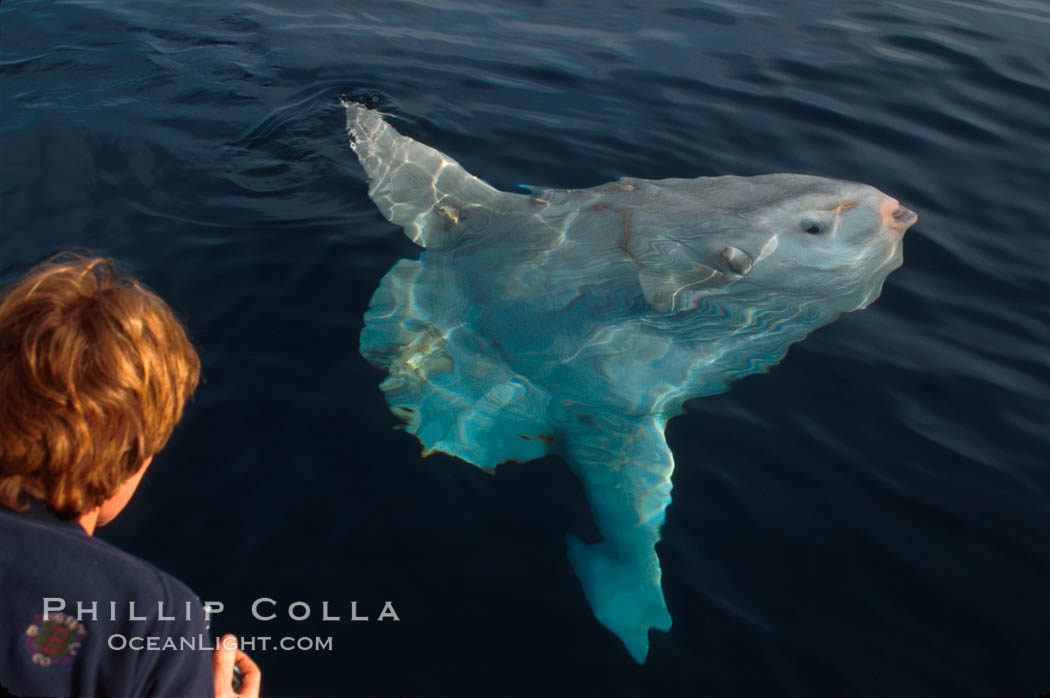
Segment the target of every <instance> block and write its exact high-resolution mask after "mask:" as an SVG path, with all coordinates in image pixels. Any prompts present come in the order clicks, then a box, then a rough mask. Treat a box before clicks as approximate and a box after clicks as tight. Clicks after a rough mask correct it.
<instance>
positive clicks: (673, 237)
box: [343, 100, 917, 663]
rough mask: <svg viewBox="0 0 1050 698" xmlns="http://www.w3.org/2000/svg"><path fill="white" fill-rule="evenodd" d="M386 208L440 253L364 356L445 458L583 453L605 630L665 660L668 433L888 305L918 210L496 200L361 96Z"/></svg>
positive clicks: (388, 297) (738, 202)
mask: <svg viewBox="0 0 1050 698" xmlns="http://www.w3.org/2000/svg"><path fill="white" fill-rule="evenodd" d="M343 105H344V106H345V107H346V116H347V130H348V132H349V134H350V137H351V138H350V147H351V148H353V150H354V152H355V153H357V156H358V158H359V159H360V162H361V165H362V166H363V167H364V170H365V173H366V175H367V177H368V182H369V189H368V195H369V196H370V197H371V199H372V200H373V201H374V202H375V204H376V206H378V208H379V210H380V211H381V212H382V214H383V215H384V216H385V217H386V218H387V219H388V220H389V221H390V222H392V223H394V224H396V225H399V226H401V227H402V228H404V230H405V233H406V234H407V235H408V237H409V238H410V239H411V240H412V241H413V242H415V243H416V244H418V245H419V246H421V247H423V248H425V249H424V251H423V253H422V254H421V256H420V258H419V259H418V260H401V261H400V262H398V263H397V264H395V265H394V267H393V268H392V269H391V270H390V271H389V272H388V273H387V274H386V276H385V277H383V280H382V282H381V283H380V285H379V288H378V289H377V290H376V292H375V295H374V296H373V297H372V301H371V305H370V306H369V309H368V311H367V312H366V314H365V327H364V330H363V331H362V333H361V353H362V354H363V355H364V357H365V358H366V359H367V360H368V361H369V362H371V363H372V364H374V365H375V366H377V367H379V368H382V369H384V370H385V371H387V372H388V374H389V375H388V376H387V377H386V378H385V379H384V380H383V381H382V383H381V385H380V387H381V388H382V390H383V392H384V393H385V394H386V399H387V402H388V403H389V405H390V409H391V411H392V412H393V413H394V414H395V415H396V416H398V417H399V418H401V419H402V420H404V422H405V426H404V428H405V429H406V430H407V431H409V432H411V433H412V434H414V435H415V436H416V437H417V438H418V439H419V440H420V441H421V442H422V444H423V447H424V455H426V454H429V453H431V452H434V451H442V452H444V453H448V454H450V455H453V456H457V457H459V458H462V459H463V460H465V461H467V462H469V463H473V464H474V465H476V466H478V467H480V468H483V469H485V470H489V471H491V470H492V469H494V468H495V467H496V466H497V465H498V464H500V463H502V462H504V461H509V460H516V461H521V462H525V461H529V460H531V459H533V458H539V457H541V456H544V455H546V454H549V453H555V454H557V455H559V456H561V457H562V458H563V459H564V460H565V461H566V462H567V463H568V464H569V467H570V468H571V469H572V471H573V472H574V473H575V474H576V476H577V477H578V478H579V479H580V481H581V482H582V484H583V488H584V491H585V492H586V496H587V499H588V502H589V503H590V506H591V510H592V512H593V515H594V521H595V524H596V525H597V527H598V530H599V531H600V532H601V534H602V537H603V539H602V540H601V541H600V542H598V543H594V544H588V543H585V542H583V541H581V540H580V539H579V538H577V537H576V536H572V535H569V536H568V537H567V538H568V556H569V560H570V561H571V563H572V566H573V569H574V570H575V571H576V574H577V576H578V577H579V579H580V582H581V583H582V585H583V590H584V592H585V594H586V596H587V600H588V601H589V602H590V605H591V608H592V609H593V611H594V614H595V616H596V617H597V618H598V620H599V621H600V622H601V623H602V624H604V625H605V626H606V627H607V628H609V629H610V630H611V631H612V632H613V633H615V634H616V635H617V637H619V638H620V639H621V640H622V641H623V642H624V644H625V645H626V647H627V650H628V651H629V652H630V654H631V656H632V657H633V658H634V659H635V660H636V661H637V662H639V663H642V662H644V661H645V658H646V655H647V654H648V650H649V629H650V628H657V629H659V630H664V631H667V630H669V629H670V627H671V616H670V614H669V613H668V611H667V606H666V604H665V602H664V597H663V591H662V590H661V588H660V561H659V559H658V558H657V555H656V550H655V545H656V542H657V541H658V540H659V539H660V527H661V525H662V524H663V522H664V517H665V512H666V509H667V506H668V504H669V503H670V501H671V472H672V471H673V470H674V458H673V457H672V454H671V451H670V449H669V448H668V446H667V442H666V440H665V439H664V427H665V425H666V424H667V420H669V419H671V418H672V417H674V416H676V415H678V414H680V413H681V412H682V404H683V402H684V401H686V400H688V399H690V398H694V397H700V396H704V395H713V394H715V393H720V392H722V391H724V390H726V389H727V388H728V386H729V383H730V381H733V380H735V379H737V378H740V377H742V376H745V375H748V374H752V373H757V372H761V371H763V370H765V369H767V368H768V367H770V366H772V365H774V364H776V363H777V362H778V361H780V359H781V358H783V356H784V354H785V352H786V351H787V348H788V346H789V345H790V344H792V343H793V342H797V341H799V340H800V339H802V338H804V337H805V336H806V335H807V334H809V333H810V332H812V331H813V330H815V329H817V328H818V327H821V326H822V325H826V324H828V323H829V322H831V321H833V320H834V319H835V318H836V317H838V316H839V315H840V314H842V313H845V312H849V311H851V310H858V309H860V308H864V307H865V306H867V305H868V304H869V303H871V302H872V301H874V300H875V299H876V298H877V297H878V295H879V292H880V291H881V289H882V284H883V281H885V279H886V276H887V275H888V274H889V273H890V272H892V271H893V270H894V269H896V268H898V267H899V266H900V265H901V261H902V254H901V239H902V237H903V235H904V231H905V230H906V229H907V228H908V227H909V226H911V225H912V224H913V223H914V222H915V220H916V219H917V216H916V215H915V213H913V212H912V211H909V210H908V209H906V208H903V207H901V205H900V204H899V203H898V202H897V200H896V199H893V198H891V197H889V196H887V195H885V194H883V193H882V192H880V191H878V190H877V189H874V188H872V187H870V186H867V185H865V184H858V183H856V182H847V181H842V180H835V179H826V178H823V177H814V176H808V175H797V174H770V175H761V176H757V177H735V176H725V177H700V178H698V179H664V180H644V179H630V178H624V179H620V180H618V181H615V182H611V183H609V184H604V185H602V186H598V187H594V188H591V189H579V190H574V189H542V188H533V189H532V190H531V193H530V194H517V193H506V192H502V191H499V190H497V189H494V188H493V187H491V186H489V185H488V184H486V183H485V182H483V181H481V180H480V179H478V178H477V177H474V176H473V175H471V174H470V173H469V172H467V171H466V170H464V169H463V168H462V167H461V166H460V165H458V164H457V163H456V162H455V160H453V159H452V158H450V157H448V156H447V155H444V154H443V153H440V152H438V151H437V150H434V149H433V148H430V147H427V146H425V145H423V144H422V143H418V142H417V141H415V140H413V139H411V138H408V137H406V136H403V135H401V134H400V133H398V132H397V131H396V130H395V129H394V128H393V127H392V126H390V125H389V124H388V123H386V122H385V121H384V120H383V118H382V117H381V115H380V113H379V112H376V111H373V110H370V109H368V108H366V107H364V106H362V105H360V104H357V103H355V102H352V101H349V100H344V101H343Z"/></svg>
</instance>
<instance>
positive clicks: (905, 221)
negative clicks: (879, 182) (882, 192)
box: [879, 196, 919, 233]
mask: <svg viewBox="0 0 1050 698" xmlns="http://www.w3.org/2000/svg"><path fill="white" fill-rule="evenodd" d="M879 213H881V214H882V223H883V225H885V226H886V227H887V228H889V229H890V230H894V231H896V232H898V233H903V232H904V231H906V230H907V229H908V228H910V227H911V226H912V225H914V224H915V221H917V220H919V215H918V214H917V213H915V211H912V210H911V209H910V208H904V207H903V206H901V204H900V202H899V201H897V200H896V199H893V198H890V197H888V196H887V197H886V198H885V199H884V200H883V202H882V205H881V206H879Z"/></svg>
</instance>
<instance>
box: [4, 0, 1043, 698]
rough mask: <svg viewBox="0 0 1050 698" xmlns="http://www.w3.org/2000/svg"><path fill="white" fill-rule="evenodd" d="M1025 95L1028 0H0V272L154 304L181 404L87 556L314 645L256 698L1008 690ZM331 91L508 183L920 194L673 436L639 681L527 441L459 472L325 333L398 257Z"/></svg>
mask: <svg viewBox="0 0 1050 698" xmlns="http://www.w3.org/2000/svg"><path fill="white" fill-rule="evenodd" d="M1048 76H1050V8H1048V6H1047V5H1046V4H1045V3H1044V2H1041V1H1040V0H1028V1H1025V0H970V1H969V2H947V1H944V0H925V1H923V2H915V3H884V2H864V1H861V0H851V1H847V2H835V3H831V2H817V1H816V0H810V1H808V2H784V1H782V0H761V1H758V2H741V3H732V2H728V1H708V2H687V1H685V0H679V1H671V0H661V1H660V2H656V3H641V2H633V3H607V2H601V3H599V2H584V1H580V2H543V1H542V0H535V1H532V2H528V1H524V0H522V1H520V2H510V1H508V0H504V1H502V2H487V3H469V2H460V1H457V0H442V1H435V2H403V1H401V2H388V1H385V0H372V1H370V2H349V1H345V0H343V1H335V0H330V1H326V2H318V1H302V0H299V1H297V2H291V1H290V0H263V1H261V2H254V3H246V4H241V3H223V2H219V3H215V2H209V3H200V2H180V3H171V2H146V1H138V2H116V1H111V2H104V1H102V0H97V1H92V0H81V1H78V2H63V1H57V0H47V1H42V0H36V1H18V0H14V1H12V0H7V1H6V2H4V3H3V4H2V5H0V276H2V277H3V279H5V280H6V279H10V278H12V277H13V276H14V275H17V274H18V273H20V272H21V271H23V270H24V269H25V268H26V267H27V266H29V265H30V264H32V263H34V262H36V261H38V260H40V259H42V258H44V257H46V256H48V255H50V254H51V253H53V252H56V251H58V250H61V249H65V248H70V247H76V248H88V249H91V250H95V251H99V252H103V253H106V254H109V255H113V256H115V257H117V258H118V259H120V260H122V261H123V262H124V264H125V265H126V267H127V268H128V269H130V270H132V271H133V272H135V273H137V274H139V275H140V276H142V277H143V278H144V279H145V280H146V281H147V282H148V283H149V284H151V285H152V286H153V287H154V288H155V289H157V290H158V291H159V292H160V293H161V294H162V295H163V296H164V297H166V298H167V299H169V300H170V301H171V303H172V304H173V305H174V306H175V307H176V308H177V309H178V311H179V312H180V314H181V315H182V316H183V317H184V318H185V320H186V322H187V323H188V325H189V327H190V328H191V330H192V333H193V335H194V339H195V341H196V343H197V346H198V347H199V349H200V351H201V354H202V358H203V361H204V376H205V382H204V383H203V384H202V386H201V388H200V390H199V391H198V393H197V396H196V399H195V400H194V402H193V404H192V405H191V406H190V408H189V409H188V411H187V416H186V419H185V421H184V423H183V424H182V425H181V426H180V427H179V429H178V430H177V432H176V434H175V436H174V438H173V439H172V442H171V443H170V445H169V447H168V449H167V450H165V451H164V453H163V454H162V455H161V456H160V457H159V458H158V459H157V462H156V465H155V466H154V467H153V468H152V469H151V471H150V474H149V476H148V477H147V478H146V480H145V482H144V484H143V487H142V489H141V491H140V493H139V495H138V496H137V498H136V499H135V500H134V501H133V502H132V504H131V506H130V508H129V509H128V510H127V512H126V513H125V514H124V516H123V518H122V519H120V520H118V521H117V522H116V523H114V524H113V525H112V526H111V527H109V528H108V529H106V530H104V531H103V532H102V535H103V536H104V537H106V538H108V539H110V540H112V541H114V542H116V543H118V544H119V545H121V546H123V547H125V548H127V549H129V550H131V551H132V552H135V553H136V554H139V555H141V556H143V557H145V558H147V559H149V560H151V561H153V562H155V563H156V564H158V565H160V566H161V567H163V568H165V569H167V570H170V571H172V572H174V573H175V574H176V575H178V576H180V577H181V578H182V579H184V580H185V581H186V582H187V583H188V584H190V586H192V587H193V588H194V589H196V590H197V591H198V592H199V593H200V595H201V596H202V597H203V598H204V599H212V600H218V601H222V602H223V603H224V604H225V606H226V611H225V612H224V613H223V614H222V615H221V616H219V617H218V619H217V620H216V622H215V629H216V630H217V631H220V632H224V631H232V632H237V633H240V634H243V635H268V636H273V637H280V636H283V635H292V636H300V635H305V636H322V637H327V636H331V637H332V638H333V649H332V650H331V651H314V652H305V651H303V652H299V651H297V652H280V651H266V652H256V653H255V656H256V658H257V659H258V661H259V663H260V664H261V665H262V667H263V670H264V674H265V678H264V681H265V688H266V691H267V693H269V694H271V695H284V694H297V695H305V694H310V695H315V694H323V695H353V694H375V693H382V694H392V693H402V694H404V693H425V694H439V693H440V694H447V693H471V694H476V693H486V694H492V693H504V694H522V693H547V694H560V695H570V694H573V695H587V694H623V695H636V696H643V695H711V696H758V695H761V696H780V695H791V696H854V695H856V696H894V697H897V696H1007V695H1010V696H1033V697H1034V696H1036V695H1039V694H1040V693H1042V692H1046V691H1050V456H1048V448H1050V435H1048V427H1047V425H1048V424H1050V358H1048V351H1047V343H1048V339H1050V329H1048V327H1050V303H1048V299H1050V224H1048V223H1047V209H1048V205H1047V201H1048V196H1047V195H1048V193H1050V186H1048V184H1050V118H1048V116H1050V77H1048ZM355 90H358V91H361V94H369V95H371V96H372V97H373V98H374V99H375V100H378V101H379V102H381V103H382V104H383V105H384V106H385V108H386V110H387V111H388V112H392V113H394V114H397V115H398V116H399V117H400V118H399V119H398V120H397V122H396V123H397V126H398V128H399V129H400V130H402V131H403V132H404V133H406V134H407V135H411V136H413V137H415V138H417V139H419V140H422V141H423V142H426V143H428V144H430V145H433V146H434V147H437V148H439V149H440V150H443V151H444V152H447V153H448V154H450V155H451V156H452V157H454V158H456V159H457V160H459V161H460V163H462V164H463V165H464V166H465V167H466V168H467V169H468V170H470V171H471V172H474V173H475V174H477V175H479V176H481V177H482V178H484V179H486V180H488V181H490V182H491V183H493V184H495V185H497V186H499V187H502V188H510V187H512V186H513V185H515V184H517V183H530V184H543V185H556V186H562V187H585V186H590V185H596V184H600V183H603V182H606V181H608V180H611V179H615V178H617V177H620V176H623V175H631V176H636V177H647V178H663V177H694V176H699V175H717V174H728V173H733V174H742V175H750V174H759V173H764V172H780V171H785V172H805V173H812V174H820V175H825V176H830V177H839V178H845V179H851V180H857V181H862V182H866V183H868V184H871V185H874V186H876V187H878V188H879V189H882V190H883V191H885V192H887V193H889V194H890V195H892V196H894V197H897V198H899V199H900V200H901V202H902V203H904V204H905V205H907V206H909V207H910V208H913V209H915V210H916V211H918V212H919V215H920V221H919V223H918V224H917V226H915V228H913V229H912V231H911V232H909V234H908V236H907V238H906V240H905V245H904V250H905V263H904V267H903V268H902V269H901V270H899V271H898V272H896V273H894V274H893V275H892V276H891V277H890V278H889V281H888V282H887V284H886V287H885V290H884V292H883V296H882V298H881V299H880V300H879V301H878V302H877V303H875V305H874V306H872V307H871V308H870V309H868V310H866V311H864V312H862V313H856V314H852V315H849V316H846V317H843V318H842V319H841V320H839V321H838V322H837V323H835V324H834V325H832V326H830V327H828V328H826V329H823V330H820V331H819V332H817V333H815V334H814V335H812V336H811V337H810V338H808V339H807V340H806V341H805V342H803V343H802V344H799V345H797V346H796V347H794V348H792V350H791V351H790V353H789V355H788V357H787V359H786V360H785V361H784V363H783V364H781V365H780V366H778V367H776V368H775V369H774V370H773V371H772V372H771V373H769V374H768V375H763V376H756V377H752V378H748V379H745V380H744V381H742V382H740V383H738V384H737V385H736V386H735V387H734V388H733V390H732V391H731V392H729V393H727V394H725V395H722V396H718V397H713V398H706V399H702V400H697V401H694V402H693V403H691V404H690V405H689V413H688V414H687V415H685V416H683V417H681V418H679V419H677V420H675V421H672V422H671V424H670V427H669V441H670V444H671V447H672V449H673V451H674V453H675V459H676V461H677V463H678V469H677V472H676V474H675V480H674V484H675V491H674V502H673V504H672V505H671V508H670V509H669V511H668V517H667V524H666V526H665V528H664V540H663V542H662V543H661V544H660V545H659V546H658V552H659V554H660V557H661V560H662V562H663V570H664V577H663V579H664V582H663V585H664V590H665V592H666V596H667V602H668V607H669V609H670V611H671V614H672V615H673V617H674V626H673V628H672V630H671V632H670V633H669V634H663V633H654V634H653V635H652V649H651V651H650V655H649V661H648V663H647V664H645V665H644V666H638V665H636V664H634V663H633V662H632V661H631V659H630V658H629V656H628V655H627V653H626V652H625V651H624V649H623V647H622V645H621V644H620V643H619V641H618V640H617V639H616V638H615V637H614V636H613V635H612V634H611V633H609V632H608V631H606V630H605V629H604V628H603V627H602V626H601V625H599V624H598V622H597V621H596V620H595V619H594V618H593V616H592V615H591V612H590V610H589V608H588V606H587V603H586V601H585V599H584V596H583V593H582V591H581V589H580V586H579V583H578V582H577V580H576V578H575V576H574V574H573V572H572V570H571V568H570V567H569V564H568V562H567V560H566V558H565V544H564V534H565V533H566V532H567V531H571V532H575V533H577V534H579V535H581V536H583V537H585V538H590V539H593V537H594V536H595V535H596V532H595V530H594V527H593V523H592V521H591V519H590V513H589V510H588V508H587V504H586V501H585V500H584V497H583V493H582V490H581V488H580V486H579V485H578V484H577V482H576V481H575V480H574V478H573V477H572V476H571V474H569V473H568V471H567V470H566V468H565V467H564V465H563V464H562V463H561V461H559V460H557V459H556V458H548V459H545V460H542V461H536V462H532V463H528V464H524V465H518V464H514V465H507V466H503V467H501V468H500V471H499V473H498V474H497V476H495V477H490V476H487V475H485V474H483V473H481V472H480V471H478V470H476V469H475V468H474V467H472V466H469V465H467V464H465V463H462V462H460V461H456V460H454V459H451V458H448V457H445V456H442V455H436V456H432V457H429V458H426V459H423V458H421V457H420V455H419V446H418V444H417V442H416V441H415V440H414V439H413V438H412V437H410V436H408V435H406V434H404V433H402V432H399V431H395V429H394V427H395V425H396V424H397V420H396V418H395V417H394V416H393V415H391V414H390V413H389V411H388V410H387V407H386V404H385V402H384V400H383V396H382V393H381V392H380V390H379V388H378V382H379V380H380V379H381V377H382V376H381V373H380V372H379V371H378V370H376V369H374V368H372V367H370V366H369V365H368V364H367V363H366V362H365V361H364V360H363V359H362V358H361V357H360V355H359V354H358V351H357V345H358V337H359V334H360V330H361V325H362V321H361V317H362V314H363V312H364V310H365V309H366V308H367V305H368V301H369V298H370V296H371V293H372V292H373V290H374V289H375V288H376V286H377V284H378V282H379V280H380V278H381V277H382V276H383V274H384V273H385V272H386V271H387V270H388V269H389V268H390V266H391V265H392V264H393V263H394V262H395V261H396V260H398V259H399V258H402V257H415V256H417V254H418V250H417V249H416V248H415V247H414V246H413V245H412V244H411V243H410V242H408V241H407V240H406V239H405V237H404V236H403V235H402V233H401V231H400V230H398V229H396V228H394V227H393V226H392V225H390V224H388V223H387V222H386V221H384V220H383V219H382V217H381V216H380V215H379V213H378V212H377V211H376V210H375V209H374V207H373V205H372V203H371V202H370V201H369V200H368V199H367V196H366V191H365V185H364V179H363V174H362V172H361V170H360V168H359V166H358V164H357V162H356V159H355V158H354V156H353V154H352V153H351V152H350V151H349V150H348V149H347V148H346V136H345V133H344V123H343V113H342V108H341V107H340V106H339V105H338V103H337V97H338V95H339V94H341V93H344V92H353V91H355ZM259 597H271V598H274V599H276V600H278V601H279V604H280V608H281V609H283V607H285V606H286V605H287V604H288V603H290V602H292V601H298V600H301V601H306V602H308V603H310V604H312V605H313V609H314V613H313V616H312V617H311V618H310V619H309V620H306V621H303V622H298V623H296V622H293V621H291V620H288V619H287V617H286V616H284V615H283V613H282V617H281V618H280V619H278V620H274V621H271V622H269V623H262V622H259V621H257V620H254V619H253V618H252V617H251V614H250V609H249V607H250V604H251V602H252V600H254V599H256V598H259ZM323 600H328V601H330V604H331V606H332V608H333V610H334V611H335V612H337V613H338V612H340V611H341V613H340V615H341V616H342V618H343V622H341V623H322V622H321V621H320V620H319V619H318V616H319V615H320V603H321V601H323ZM386 600H390V601H393V602H394V604H395V607H396V610H397V612H398V614H399V615H400V618H401V621H400V622H399V623H393V622H383V623H377V622H374V619H375V616H376V614H377V613H378V611H379V609H380V608H381V606H382V603H383V602H384V601H386ZM351 601H357V602H358V608H359V613H363V614H366V615H369V616H371V617H372V618H373V622H370V623H351V622H348V619H349V616H350V602H351Z"/></svg>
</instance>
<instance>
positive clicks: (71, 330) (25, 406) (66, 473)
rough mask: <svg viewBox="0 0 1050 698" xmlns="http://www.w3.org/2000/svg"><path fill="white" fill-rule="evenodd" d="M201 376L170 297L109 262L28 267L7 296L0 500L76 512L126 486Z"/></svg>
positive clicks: (0, 355)
mask: <svg viewBox="0 0 1050 698" xmlns="http://www.w3.org/2000/svg"><path fill="white" fill-rule="evenodd" d="M199 375H200V359H199V358H198V356H197V352H196V351H194V349H193V345H192V344H190V341H189V339H188V338H187V336H186V332H185V330H184V329H183V327H182V325H180V324H179V321H178V320H177V319H176V318H175V316H174V314H173V313H172V311H171V309H170V308H169V307H168V305H167V304H166V303H165V302H164V301H163V300H161V299H160V298H159V297H157V296H156V295H155V294H154V293H153V292H151V291H150V290H149V289H147V288H146V287H145V286H143V285H142V284H141V283H140V282H138V281H137V280H135V279H134V278H131V277H130V276H127V275H124V274H121V273H119V272H117V271H116V270H115V269H114V265H113V262H112V261H110V260H108V259H104V258H85V257H80V256H74V255H69V254H65V255H60V256H59V257H55V258H53V259H51V260H49V261H47V262H44V263H42V264H40V265H38V266H36V267H33V268H32V269H30V270H29V271H28V272H27V273H26V274H25V276H23V277H22V278H21V279H19V280H18V281H16V282H14V283H13V284H12V285H10V286H9V287H8V288H6V289H4V290H3V291H2V295H0V505H2V506H5V507H7V508H10V509H24V508H25V506H26V504H27V502H28V499H29V498H33V499H38V500H41V501H43V502H44V503H45V504H46V505H47V506H48V507H49V508H50V509H51V510H52V511H54V512H55V513H56V514H58V515H59V516H61V517H63V518H66V519H73V518H76V517H79V516H82V515H84V514H85V513H87V512H89V511H91V510H92V509H95V508H97V507H99V506H101V505H102V504H103V503H104V502H106V500H111V499H112V498H114V496H115V495H118V490H120V494H121V497H123V493H124V491H125V490H126V489H127V487H125V488H124V489H123V490H122V489H121V486H122V485H124V484H125V483H127V482H128V481H129V479H131V478H132V477H135V478H136V479H135V480H134V481H133V482H134V484H137V482H138V480H137V477H141V472H142V470H143V466H144V464H146V463H148V461H149V459H150V458H151V457H152V456H153V454H155V453H157V452H158V451H160V449H161V448H163V447H164V444H165V443H167V440H168V437H169V436H170V435H171V432H172V430H173V429H174V428H175V424H176V423H177V422H178V421H179V418H180V417H181V416H182V408H183V405H184V404H185V402H186V399H187V398H188V397H189V396H190V395H191V394H192V393H193V390H194V389H195V388H196V386H197V381H198V377H199ZM133 489H134V487H132V490H133ZM128 496H130V494H129V495H128ZM121 497H117V498H118V499H120V498H121ZM124 501H126V497H124Z"/></svg>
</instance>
